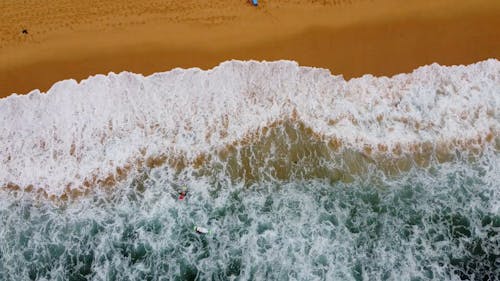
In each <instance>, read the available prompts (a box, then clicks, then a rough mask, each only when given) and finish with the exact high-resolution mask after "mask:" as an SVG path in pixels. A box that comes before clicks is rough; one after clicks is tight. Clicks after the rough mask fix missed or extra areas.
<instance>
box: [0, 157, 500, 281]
mask: <svg viewBox="0 0 500 281" xmlns="http://www.w3.org/2000/svg"><path fill="white" fill-rule="evenodd" d="M499 171H500V170H499V166H498V157H497V156H496V155H493V156H491V157H485V158H484V159H483V160H482V161H479V162H478V163H476V164H470V163H469V164H467V163H465V162H464V161H455V162H454V163H447V164H440V165H435V166H433V167H430V168H428V169H418V168H416V169H413V170H411V171H410V172H407V173H404V174H402V175H399V176H397V177H393V178H390V179H388V178H384V177H383V175H379V174H377V173H376V172H374V173H373V175H370V176H366V177H363V178H361V177H357V178H356V179H355V181H354V182H352V183H342V182H330V181H328V180H323V179H320V178H319V179H314V180H289V181H274V182H272V181H268V182H260V183H257V184H254V185H252V186H250V187H244V185H242V184H237V183H232V184H230V183H226V182H224V181H221V180H215V179H214V178H211V179H208V178H193V179H192V180H191V181H189V182H188V183H187V185H188V186H189V187H190V190H189V192H188V197H187V199H186V200H185V201H179V200H177V198H176V191H175V190H176V187H177V186H176V185H175V183H172V182H170V183H168V182H169V181H166V180H165V178H166V177H165V175H166V174H168V173H169V170H168V169H165V168H163V169H160V168H158V169H152V170H148V171H145V173H144V175H146V176H144V175H143V176H142V177H141V181H138V180H137V179H136V180H134V181H132V182H129V183H127V184H126V185H125V186H122V187H121V188H120V189H117V190H116V191H114V192H111V193H108V194H94V195H91V196H89V197H86V198H83V199H80V200H78V201H77V202H70V203H67V204H64V205H63V206H55V205H54V204H51V203H44V202H37V201H36V200H34V199H32V198H31V199H30V197H29V196H28V195H26V196H24V198H20V197H18V198H15V199H13V198H10V196H8V195H5V194H3V195H2V196H3V198H2V199H1V201H2V202H1V206H2V207H1V210H0V219H1V222H0V224H1V228H0V229H1V231H0V240H1V241H3V242H2V243H1V244H0V245H1V248H0V261H1V262H0V279H1V280H498V276H500V214H499V212H498V202H500V193H499V192H498V189H499V185H498V181H497V179H498V175H499V174H500V173H499ZM495 204H496V205H495ZM195 225H199V226H204V227H207V228H209V229H210V230H211V233H210V234H208V235H200V234H197V233H196V232H194V231H193V227H194V226H195Z"/></svg>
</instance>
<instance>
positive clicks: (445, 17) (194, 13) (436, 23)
mask: <svg viewBox="0 0 500 281" xmlns="http://www.w3.org/2000/svg"><path fill="white" fill-rule="evenodd" d="M0 10H2V14H3V17H2V19H1V20H0V21H1V24H0V96H1V97H5V96H8V95H10V94H11V93H18V94H24V93H27V92H29V91H31V90H33V89H40V90H42V91H46V90H47V89H49V88H50V86H51V85H52V84H53V83H55V82H57V81H60V80H63V79H69V78H74V79H77V80H81V79H85V78H87V77H88V76H89V75H94V74H99V73H104V74H106V73H108V72H110V71H113V72H121V71H131V72H135V73H142V74H144V75H149V74H151V73H154V72H159V71H167V70H170V69H172V68H175V67H182V68H187V67H200V68H203V69H208V68H212V67H214V66H216V65H218V64H219V63H220V62H223V61H226V60H230V59H240V60H249V59H254V60H279V59H288V60H296V61H298V62H299V63H300V64H301V65H304V66H315V67H323V68H328V69H330V71H331V72H332V73H334V74H342V75H344V76H345V77H346V78H351V77H357V76H361V75H363V74H366V73H371V74H374V75H388V76H390V75H394V74H397V73H401V72H409V71H411V70H412V69H414V68H416V67H418V66H422V65H426V64H430V63H433V62H437V63H439V64H443V65H454V64H469V63H473V62H476V61H480V60H483V59H487V58H500V29H499V28H498V26H500V2H499V1H496V0H478V1H470V0H458V1H457V0H454V1H451V0H436V1H428V0H426V1H420V0H419V1H416V0H410V1H404V3H403V1H397V0H372V1H369V0H366V1H363V0H330V1H327V0H326V1H312V0H309V1H305V0H300V1H299V0H296V1H260V5H259V7H253V6H251V5H250V4H249V3H247V2H246V1H229V0H217V1H197V0H189V1H165V0H156V1H148V3H143V2H141V1H131V0H119V1H116V0H114V1H108V0H106V1H97V0H91V1H86V2H85V3H77V2H74V1H69V0H51V1H42V2H41V1H34V0H28V1H24V2H23V3H20V2H18V1H13V0H6V1H2V3H0ZM23 30H24V31H25V32H24V33H23Z"/></svg>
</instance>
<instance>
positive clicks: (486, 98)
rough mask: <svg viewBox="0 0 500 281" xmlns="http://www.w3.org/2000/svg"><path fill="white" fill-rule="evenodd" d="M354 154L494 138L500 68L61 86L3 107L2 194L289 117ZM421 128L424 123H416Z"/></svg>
mask: <svg viewBox="0 0 500 281" xmlns="http://www.w3.org/2000/svg"><path fill="white" fill-rule="evenodd" d="M293 112H295V113H296V116H297V118H298V119H299V120H301V121H302V122H304V123H305V124H306V125H307V126H309V127H311V128H312V129H313V130H314V131H315V132H317V133H318V134H320V135H322V136H325V137H326V138H329V137H335V138H337V139H341V140H342V141H343V143H347V144H349V145H351V146H352V147H363V146H364V145H366V144H368V145H373V146H376V145H378V144H384V145H387V146H388V147H391V146H394V145H396V144H403V146H404V145H405V144H411V143H415V142H416V143H422V142H432V143H435V142H438V141H441V140H453V139H469V138H477V136H483V137H484V136H485V135H487V134H489V133H493V134H497V132H498V131H499V128H500V126H499V125H500V121H499V120H500V63H499V61H498V60H495V59H490V60H487V61H483V62H479V63H476V64H472V65H469V66H453V67H443V66H439V65H437V64H433V65H430V66H425V67H421V68H419V69H417V70H415V71H414V72H413V73H411V74H400V75H397V76H394V77H392V78H387V77H380V78H377V77H373V76H371V75H365V76H363V77H361V78H357V79H352V80H350V81H345V80H344V79H343V78H342V77H341V76H332V75H331V74H330V72H329V71H328V70H325V69H319V68H311V67H299V66H298V64H297V63H295V62H291V61H278V62H255V61H247V62H242V61H228V62H224V63H222V64H221V65H219V66H218V67H216V68H214V69H212V70H208V71H202V70H200V69H186V70H183V69H175V70H172V71H169V72H164V73H156V74H153V75H151V76H148V77H144V76H142V75H139V74H133V73H129V72H122V73H120V74H114V73H110V74H108V75H107V76H105V75H96V76H93V77H90V78H89V79H87V80H83V81H82V82H81V83H77V82H76V81H74V80H65V81H61V82H58V83H56V84H55V85H54V86H53V87H52V88H51V89H50V90H49V91H48V92H47V93H46V94H43V93H40V92H39V91H38V90H35V91H33V92H31V93H30V94H28V95H26V96H18V95H12V96H10V97H7V98H4V99H2V100H0V122H1V123H0V124H1V125H0V128H1V130H2V133H1V134H0V163H1V165H2V168H1V169H0V186H4V185H6V184H8V183H14V184H17V185H19V186H28V185H34V186H35V187H43V188H45V189H46V191H47V192H49V193H52V194H61V193H62V192H63V191H64V188H65V187H66V186H67V185H68V184H71V185H73V186H80V185H81V184H82V182H83V181H84V180H85V178H87V177H89V176H90V175H95V176H97V177H98V178H99V177H105V176H106V175H107V174H109V173H111V172H113V171H115V169H116V167H122V166H124V165H125V164H126V163H129V162H132V161H133V160H134V159H137V158H139V157H141V149H143V151H144V149H145V151H146V155H145V156H143V157H147V156H151V155H153V156H154V155H158V154H165V153H174V152H179V153H185V154H186V155H187V157H188V158H189V157H195V156H196V155H198V154H200V153H204V152H209V151H213V150H214V149H217V148H218V147H221V146H224V145H226V144H230V143H233V142H235V141H238V140H241V139H242V138H243V137H244V136H245V135H246V134H248V133H250V132H253V131H254V130H257V129H258V128H259V127H262V126H265V125H266V124H269V123H272V122H274V121H279V120H284V119H287V118H290V116H292V115H294V114H295V113H293ZM416 124H418V125H416Z"/></svg>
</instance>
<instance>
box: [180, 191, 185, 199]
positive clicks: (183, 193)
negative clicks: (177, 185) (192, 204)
mask: <svg viewBox="0 0 500 281" xmlns="http://www.w3.org/2000/svg"><path fill="white" fill-rule="evenodd" d="M186 194H187V192H186V191H185V190H183V191H181V192H179V200H184V198H186Z"/></svg>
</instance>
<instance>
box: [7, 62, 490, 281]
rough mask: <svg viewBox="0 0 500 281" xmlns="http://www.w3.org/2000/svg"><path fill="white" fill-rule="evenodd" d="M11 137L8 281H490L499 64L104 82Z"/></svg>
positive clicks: (55, 105)
mask: <svg viewBox="0 0 500 281" xmlns="http://www.w3.org/2000/svg"><path fill="white" fill-rule="evenodd" d="M0 122H1V129H2V134H0V163H1V169H0V188H1V189H2V190H1V192H0V280H499V276H500V203H499V202H500V184H499V182H500V157H499V151H500V135H499V129H500V62H499V61H497V60H494V59H490V60H486V61H482V62H478V63H475V64H472V65H468V66H452V67H445V66H439V65H437V64H433V65H430V66H424V67H421V68H419V69H416V70H415V71H414V72H413V73H410V74H400V75H396V76H394V77H391V78H388V77H373V76H371V75H365V76H363V77H361V78H356V79H351V80H349V81H346V80H344V79H343V78H342V76H333V75H331V73H330V72H329V71H328V70H325V69H318V68H312V67H300V66H298V65H297V63H295V62H291V61H278V62H254V61H245V62H243V61H228V62H224V63H222V64H221V65H219V66H218V67H216V68H214V69H212V70H208V71H203V70H200V69H186V70H184V69H175V70H172V71H169V72H164V73H156V74H153V75H151V76H148V77H144V76H142V75H139V74H133V73H128V72H123V73H120V74H114V73H110V74H109V75H107V76H105V75H96V76H93V77H90V78H89V79H87V80H84V81H82V82H80V83H77V82H76V81H74V80H66V81H61V82H58V83H56V84H55V85H54V86H53V87H52V88H51V89H50V90H49V91H48V92H47V93H40V92H39V91H33V92H31V93H30V94H28V95H24V96H18V95H12V96H10V97H8V98H4V99H1V100H0ZM183 187H187V191H188V192H187V196H186V198H185V199H184V200H179V199H178V193H179V191H180V190H181V188H183ZM195 226H201V227H205V228H207V229H209V230H210V232H209V234H206V235H203V234H199V233H196V232H195V231H194V227H195Z"/></svg>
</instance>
